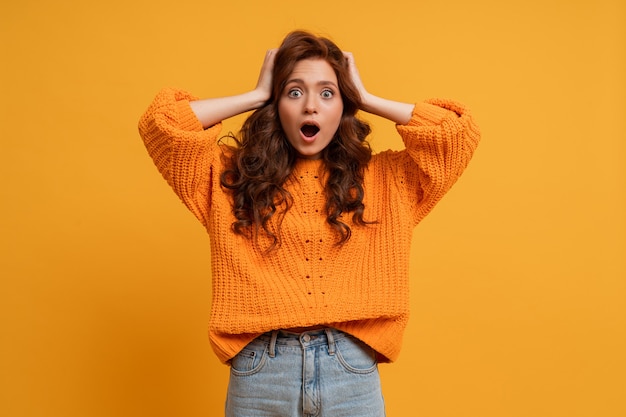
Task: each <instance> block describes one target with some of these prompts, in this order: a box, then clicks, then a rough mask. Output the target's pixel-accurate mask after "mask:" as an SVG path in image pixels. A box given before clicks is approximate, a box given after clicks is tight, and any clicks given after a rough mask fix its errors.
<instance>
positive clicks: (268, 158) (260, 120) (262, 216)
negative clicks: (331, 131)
mask: <svg viewBox="0 0 626 417" xmlns="http://www.w3.org/2000/svg"><path fill="white" fill-rule="evenodd" d="M303 59H323V60H325V61H326V62H328V63H329V64H330V66H331V67H332V68H333V70H334V71H335V73H336V75H337V81H338V87H339V90H340V93H341V98H342V101H343V114H342V117H341V121H340V124H339V127H338V129H337V132H336V133H335V136H334V137H333V139H332V140H331V142H330V143H329V145H328V146H327V147H326V148H325V149H324V150H323V152H322V159H323V163H324V166H325V171H326V183H325V186H324V191H325V197H326V207H325V209H326V215H327V217H326V221H327V223H328V224H329V225H330V226H331V227H332V228H333V229H334V230H335V231H336V232H337V234H338V241H337V243H338V244H343V243H345V242H346V241H348V240H349V239H350V236H351V233H352V231H351V229H350V226H349V225H348V224H346V223H344V222H343V221H342V220H341V217H342V215H343V214H344V213H351V214H352V222H353V224H355V225H366V224H368V223H369V222H368V221H366V220H365V219H364V217H363V212H364V209H365V206H364V204H363V176H364V171H365V168H366V166H367V164H368V162H369V161H370V159H371V155H372V151H371V148H370V147H369V144H368V143H367V142H366V140H365V139H366V137H367V136H368V135H369V133H370V127H369V125H368V124H367V123H366V122H364V121H362V120H359V119H358V118H357V117H356V113H357V111H358V109H359V107H360V106H361V97H360V94H359V92H358V90H357V89H356V87H355V85H354V83H353V82H352V78H351V75H350V72H349V68H348V62H347V60H346V58H345V56H344V55H343V52H342V51H341V49H339V47H337V45H335V44H334V43H333V42H332V41H330V40H329V39H327V38H323V37H318V36H315V35H313V34H310V33H308V32H303V31H295V32H292V33H290V34H288V35H287V36H286V37H285V39H284V40H283V42H282V44H281V46H280V48H279V49H278V51H277V53H276V57H275V61H274V69H273V73H272V82H273V86H272V94H271V97H270V98H269V100H268V101H267V102H266V103H265V104H264V105H263V106H262V107H260V108H259V109H257V110H256V111H255V112H253V113H252V114H251V115H250V117H248V119H246V121H245V122H244V124H243V126H242V128H241V131H240V132H239V137H235V136H233V135H229V136H230V137H231V138H232V139H234V141H235V146H231V147H230V152H228V155H229V156H228V157H227V160H226V169H225V170H224V172H222V174H221V177H220V180H221V184H222V186H223V187H224V188H226V189H227V190H229V191H230V192H231V194H232V199H233V214H234V216H235V219H236V220H235V222H234V223H233V225H232V227H233V230H234V232H235V233H238V234H241V235H244V236H247V237H249V238H254V239H255V240H256V238H257V237H258V235H259V233H260V232H262V233H265V234H266V236H267V237H269V238H270V241H271V242H272V244H271V247H270V248H269V249H273V248H274V247H276V246H278V245H279V244H280V225H281V223H282V218H283V216H284V215H285V213H286V212H287V211H288V210H289V208H290V207H291V206H292V202H293V198H292V196H291V194H290V193H289V192H288V191H287V190H286V189H285V188H284V184H285V182H286V181H287V180H288V178H289V176H290V175H291V173H292V171H293V167H294V165H295V163H296V160H297V158H298V154H297V152H296V151H295V149H293V147H292V146H291V145H290V144H289V141H288V140H287V137H286V135H285V133H284V132H283V129H282V126H281V123H280V119H279V114H278V100H279V98H280V96H281V93H282V91H283V89H284V87H285V84H286V82H287V80H288V78H289V76H290V75H291V73H292V71H293V68H294V66H295V65H296V63H297V62H298V61H301V60H303ZM274 216H277V221H275V222H273V221H270V220H271V219H272V218H273V217H274Z"/></svg>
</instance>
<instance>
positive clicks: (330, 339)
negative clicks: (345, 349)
mask: <svg viewBox="0 0 626 417" xmlns="http://www.w3.org/2000/svg"><path fill="white" fill-rule="evenodd" d="M324 331H325V332H326V339H327V341H328V354H329V355H331V356H333V355H334V354H335V338H334V337H333V330H332V329H328V328H326V329H324Z"/></svg>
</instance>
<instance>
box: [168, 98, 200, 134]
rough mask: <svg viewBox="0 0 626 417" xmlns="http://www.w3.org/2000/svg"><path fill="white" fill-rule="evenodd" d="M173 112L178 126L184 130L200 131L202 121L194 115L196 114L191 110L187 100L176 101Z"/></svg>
mask: <svg viewBox="0 0 626 417" xmlns="http://www.w3.org/2000/svg"><path fill="white" fill-rule="evenodd" d="M174 112H175V114H176V115H177V120H178V123H179V127H180V128H181V129H182V130H186V131H190V132H191V131H196V132H201V131H202V130H203V129H202V123H200V120H198V118H197V117H196V114H195V113H194V112H193V110H191V106H190V105H189V100H180V101H176V102H175V104H174Z"/></svg>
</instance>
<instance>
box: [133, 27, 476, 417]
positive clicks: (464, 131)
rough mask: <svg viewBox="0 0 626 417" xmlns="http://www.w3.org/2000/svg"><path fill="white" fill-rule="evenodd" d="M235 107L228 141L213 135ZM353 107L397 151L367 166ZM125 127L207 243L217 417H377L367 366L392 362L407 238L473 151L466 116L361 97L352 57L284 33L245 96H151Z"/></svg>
mask: <svg viewBox="0 0 626 417" xmlns="http://www.w3.org/2000/svg"><path fill="white" fill-rule="evenodd" d="M249 110H255V112H254V113H253V114H252V115H251V116H250V117H249V118H248V119H247V120H246V122H245V123H244V125H243V127H242V129H241V132H240V133H239V135H238V137H232V139H234V143H233V144H232V145H230V146H227V145H225V144H223V143H222V141H220V140H218V139H219V137H220V129H221V123H220V122H221V121H222V120H225V119H227V118H229V117H232V116H235V115H237V114H241V113H243V112H246V111H249ZM358 110H363V111H367V112H370V113H373V114H376V115H378V116H381V117H384V118H386V119H389V120H391V121H392V122H395V123H396V124H397V130H398V132H399V134H400V135H401V137H402V139H403V141H404V143H405V145H406V149H404V150H402V151H386V152H382V153H379V154H376V155H372V153H371V150H370V148H369V146H368V144H367V142H366V137H367V135H368V134H369V131H370V130H369V126H368V125H367V124H366V123H364V122H363V121H360V120H359V119H358V118H356V113H357V111H358ZM139 129H140V133H141V135H142V137H143V139H144V142H145V144H146V147H147V149H148V151H149V153H150V155H151V156H152V158H153V159H154V162H155V164H156V165H157V168H158V169H159V170H160V172H161V173H162V174H163V176H164V177H165V179H166V180H167V181H168V183H169V184H170V185H171V186H172V188H173V189H174V191H175V192H176V193H177V194H178V196H179V197H180V198H181V200H182V201H183V202H184V203H185V204H186V206H187V207H188V208H189V209H190V210H191V211H192V212H193V213H194V215H196V217H197V218H198V219H199V220H200V221H201V222H202V224H203V225H204V226H205V227H206V229H207V231H208V233H209V235H210V237H211V264H212V277H213V300H212V308H211V318H210V326H209V328H210V330H209V334H210V340H211V343H212V347H213V349H214V351H215V353H216V354H217V356H218V357H219V358H220V359H221V360H222V361H223V362H224V363H228V364H230V366H231V379H230V383H229V390H228V398H227V402H226V415H227V416H313V415H315V416H333V417H337V416H355V415H358V416H382V415H384V404H383V400H382V395H381V390H380V383H379V377H378V371H377V363H378V362H381V361H382V362H390V361H393V360H395V359H396V358H397V356H398V354H399V351H400V345H401V341H402V333H403V331H404V328H405V326H406V322H407V319H408V313H409V300H408V288H409V283H408V278H409V277H408V267H409V249H410V242H411V236H412V231H413V228H414V227H415V226H416V225H417V224H418V223H419V221H420V220H421V219H423V218H424V216H426V214H427V213H428V212H430V210H431V209H432V208H433V207H434V205H435V204H436V203H437V202H438V201H439V200H440V199H441V197H443V195H444V194H445V193H446V192H447V191H448V190H449V189H450V187H451V186H452V185H453V184H454V182H455V181H456V180H457V178H458V177H459V175H461V173H462V172H463V170H464V168H465V167H466V165H467V163H468V162H469V160H470V158H471V156H472V153H473V151H474V149H475V148H476V146H477V144H478V141H479V137H480V134H479V131H478V128H477V126H476V125H475V124H474V122H473V120H472V118H471V116H470V115H469V113H468V111H467V110H466V109H465V107H463V106H462V105H460V104H458V103H455V102H451V101H446V100H430V101H428V102H422V103H417V104H409V103H401V102H396V101H392V100H387V99H384V98H381V97H378V96H375V95H373V94H371V93H369V92H368V91H367V90H366V89H365V87H364V86H363V83H362V82H361V79H360V77H359V74H358V71H357V69H356V66H355V63H354V59H353V57H352V55H351V54H349V53H344V52H342V51H341V50H340V49H339V48H338V47H337V46H336V45H335V44H334V43H332V42H331V41H329V40H328V39H325V38H321V37H317V36H315V35H312V34H309V33H306V32H300V31H298V32H293V33H290V34H289V35H287V37H286V38H285V39H284V41H283V43H282V44H281V46H280V48H278V49H277V50H270V51H268V53H267V55H266V57H265V61H264V63H263V66H262V68H261V73H260V76H259V80H258V83H257V86H256V87H255V88H254V89H253V90H252V91H250V92H247V93H244V94H241V95H236V96H230V97H222V98H213V99H204V100H198V99H197V98H196V97H194V96H192V95H190V94H187V93H185V92H182V91H179V90H173V89H166V90H163V91H161V92H160V93H159V94H158V95H157V97H156V98H155V100H154V101H153V103H152V104H151V105H150V107H149V108H148V110H147V112H146V113H145V114H144V116H143V117H142V119H141V121H140V123H139Z"/></svg>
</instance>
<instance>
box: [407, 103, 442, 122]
mask: <svg viewBox="0 0 626 417" xmlns="http://www.w3.org/2000/svg"><path fill="white" fill-rule="evenodd" d="M450 113H451V112H450V110H448V109H444V108H443V107H439V106H436V105H434V104H430V103H426V102H421V103H416V104H415V107H414V108H413V113H412V114H411V120H409V122H408V123H407V124H406V125H404V126H432V125H438V124H440V123H441V121H442V120H443V119H445V118H446V117H447V116H449V115H450Z"/></svg>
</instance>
